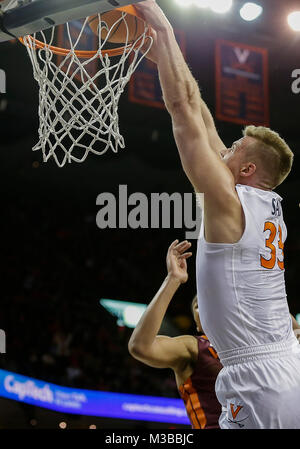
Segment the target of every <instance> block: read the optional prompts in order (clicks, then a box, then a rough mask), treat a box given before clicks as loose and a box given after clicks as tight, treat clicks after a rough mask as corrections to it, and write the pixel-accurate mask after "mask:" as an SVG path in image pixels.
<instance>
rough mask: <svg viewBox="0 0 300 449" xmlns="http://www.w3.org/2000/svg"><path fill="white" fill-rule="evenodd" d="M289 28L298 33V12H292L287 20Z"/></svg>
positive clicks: (299, 20) (299, 27) (299, 15)
mask: <svg viewBox="0 0 300 449" xmlns="http://www.w3.org/2000/svg"><path fill="white" fill-rule="evenodd" d="M287 21H288V24H289V26H290V27H291V28H292V30H294V31H300V11H294V12H292V13H291V14H289V15H288V18H287Z"/></svg>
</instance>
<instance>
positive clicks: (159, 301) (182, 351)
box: [128, 241, 194, 371]
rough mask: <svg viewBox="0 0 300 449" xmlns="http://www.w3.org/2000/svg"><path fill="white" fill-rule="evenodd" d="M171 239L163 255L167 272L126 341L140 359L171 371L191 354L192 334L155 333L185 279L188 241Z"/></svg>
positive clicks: (133, 353) (188, 254)
mask: <svg viewBox="0 0 300 449" xmlns="http://www.w3.org/2000/svg"><path fill="white" fill-rule="evenodd" d="M177 243H178V242H177V241H175V242H173V243H172V245H171V246H170V248H169V251H168V256H167V265H168V276H167V278H166V279H165V281H164V282H163V284H162V286H161V288H160V289H159V291H158V292H157V294H156V295H155V296H154V298H153V300H152V301H151V303H150V304H149V306H148V307H147V309H146V311H145V312H144V314H143V316H142V318H141V319H140V321H139V323H138V324H137V326H136V328H135V330H134V331H133V333H132V335H131V338H130V340H129V343H128V349H129V352H130V354H131V355H132V356H133V357H135V358H136V359H138V360H140V361H141V362H143V363H145V364H147V365H150V366H152V367H154V368H173V369H174V370H175V371H176V370H177V369H178V368H179V367H180V366H181V365H182V364H183V363H184V361H185V360H189V359H190V358H191V356H190V352H189V349H188V348H189V345H190V344H191V340H192V339H194V337H191V336H182V337H176V338H170V337H166V336H160V335H157V334H158V332H159V329H160V327H161V323H162V320H163V318H164V316H165V313H166V311H167V308H168V306H169V304H170V301H171V299H172V298H173V296H174V294H175V292H176V291H177V289H178V287H179V286H180V284H181V283H183V282H186V280H187V271H186V258H188V257H190V256H191V253H184V251H186V250H187V249H188V248H189V247H190V243H188V242H182V243H181V244H177Z"/></svg>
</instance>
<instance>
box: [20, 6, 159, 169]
mask: <svg viewBox="0 0 300 449" xmlns="http://www.w3.org/2000/svg"><path fill="white" fill-rule="evenodd" d="M126 15H127V14H126V13H125V12H122V16H121V17H120V19H119V20H117V21H116V22H115V24H114V25H113V26H112V27H111V28H110V30H108V27H107V26H106V24H105V23H104V21H103V19H102V20H101V17H100V14H98V19H99V24H101V25H100V26H99V27H98V38H97V40H98V45H99V48H98V51H97V53H96V54H95V55H94V56H92V57H91V58H89V59H81V58H79V57H78V56H77V55H76V53H75V50H77V49H80V41H81V39H82V37H83V36H84V33H85V32H86V29H88V32H90V29H89V25H88V20H89V18H86V19H85V21H84V23H83V25H82V28H81V30H80V31H79V34H78V36H77V37H76V39H74V36H73V37H72V36H71V32H70V26H71V24H69V23H66V24H65V27H66V36H68V41H69V43H68V46H69V47H70V50H69V52H68V54H67V56H62V57H61V60H60V61H59V62H57V56H56V55H55V54H54V53H53V51H52V50H51V49H50V45H53V42H54V39H55V27H53V28H52V30H51V33H50V35H51V36H50V37H48V41H49V42H48V43H47V41H46V35H45V33H44V32H40V33H39V40H40V41H42V42H43V43H44V44H45V47H44V48H43V49H38V48H37V46H36V43H35V41H34V39H32V37H31V36H26V37H24V43H25V45H26V47H27V51H28V53H29V56H30V59H31V62H32V65H33V73H34V78H35V79H36V81H37V82H38V84H39V99H40V106H39V118H40V124H39V142H38V143H37V144H36V145H35V146H34V148H33V151H37V150H42V153H43V160H44V162H46V161H48V160H49V159H50V158H51V157H53V158H54V160H55V162H56V163H57V165H58V166H59V167H62V166H64V165H65V163H66V162H72V161H76V162H83V161H84V160H85V159H86V157H87V156H88V154H89V153H94V154H97V155H101V154H104V153H105V152H106V151H107V150H108V149H109V148H110V149H111V150H112V151H113V152H115V153H116V152H117V151H118V149H119V148H124V147H125V144H124V139H123V137H122V135H121V134H120V131H119V116H118V104H119V99H120V96H121V94H122V92H123V91H124V88H125V86H126V84H127V83H128V81H129V80H130V77H131V75H132V73H133V72H134V71H135V69H136V68H137V66H138V64H139V63H140V62H141V60H142V59H143V58H144V57H145V55H146V53H147V52H148V51H149V50H150V48H151V45H152V38H151V37H149V36H147V32H148V27H147V26H146V24H145V30H144V32H143V34H142V35H141V36H140V37H138V39H137V40H136V41H135V42H134V44H132V43H130V42H129V41H128V36H129V30H128V25H127V22H126V21H124V23H125V25H126V29H127V39H126V42H125V43H122V44H120V46H123V45H124V50H123V54H122V55H121V56H116V57H108V56H107V55H102V50H103V49H104V48H107V45H106V44H107V42H108V41H109V38H110V36H111V34H112V33H114V30H115V28H116V27H118V25H119V23H120V21H123V20H124V18H125V17H126ZM102 27H105V29H106V30H107V31H108V34H107V36H106V38H105V40H101V29H102ZM33 37H34V38H37V37H36V35H33ZM41 37H42V39H41ZM145 44H146V46H147V50H146V52H145V53H144V54H142V53H141V52H139V50H140V48H141V47H142V46H144V45H145ZM90 50H93V49H90ZM97 61H98V63H99V66H98V67H99V70H98V67H97V70H96V73H95V71H94V73H93V74H90V73H89V69H88V67H89V65H90V64H93V63H95V64H97ZM78 78H79V81H78Z"/></svg>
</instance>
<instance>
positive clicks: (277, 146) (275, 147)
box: [243, 125, 294, 189]
mask: <svg viewBox="0 0 300 449" xmlns="http://www.w3.org/2000/svg"><path fill="white" fill-rule="evenodd" d="M243 134H244V136H245V137H246V136H248V137H253V138H254V139H256V140H257V141H258V142H259V145H258V146H255V149H259V151H260V154H258V155H259V156H261V157H260V159H261V160H262V162H263V165H264V169H265V170H266V171H268V172H269V175H270V178H271V179H272V183H273V185H272V186H271V187H272V189H274V188H275V187H277V186H279V185H280V184H281V183H282V182H283V181H284V180H285V178H286V177H287V176H288V174H289V173H290V171H291V169H292V165H293V160H294V153H293V152H292V150H291V149H290V147H289V146H288V144H287V143H286V142H285V140H283V139H282V138H281V137H280V135H279V134H278V133H277V132H275V131H272V130H271V129H270V128H265V127H264V126H254V125H251V126H247V127H246V128H245V129H244V131H243Z"/></svg>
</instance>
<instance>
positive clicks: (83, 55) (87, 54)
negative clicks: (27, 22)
mask: <svg viewBox="0 0 300 449" xmlns="http://www.w3.org/2000/svg"><path fill="white" fill-rule="evenodd" d="M116 10H118V11H122V12H126V13H127V14H131V15H133V16H136V17H138V18H140V19H143V17H142V16H141V15H140V14H139V13H138V11H137V9H136V8H135V6H134V5H129V6H123V7H122V8H116ZM149 35H150V31H149V30H148V32H147V36H149ZM28 37H29V38H30V39H31V40H32V42H34V43H35V46H36V48H40V49H41V48H46V47H47V48H49V49H50V50H51V51H52V52H53V53H54V54H56V55H59V56H67V55H68V54H69V53H70V49H67V48H61V47H55V46H53V45H47V44H45V43H44V42H42V41H39V40H38V39H35V38H34V37H32V36H30V35H29V36H28ZM19 41H20V42H21V43H22V44H23V45H25V46H26V44H25V42H24V38H23V37H19ZM136 46H137V45H136ZM132 47H133V45H129V46H128V50H127V51H129V50H131V49H132ZM124 48H125V45H124V46H123V47H117V48H111V49H110V50H102V51H101V54H102V55H108V56H119V55H121V54H122V53H123V52H124ZM74 53H75V54H76V56H77V57H78V58H80V59H89V58H92V57H93V56H95V55H96V54H97V53H98V50H92V51H87V50H75V51H74Z"/></svg>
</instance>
